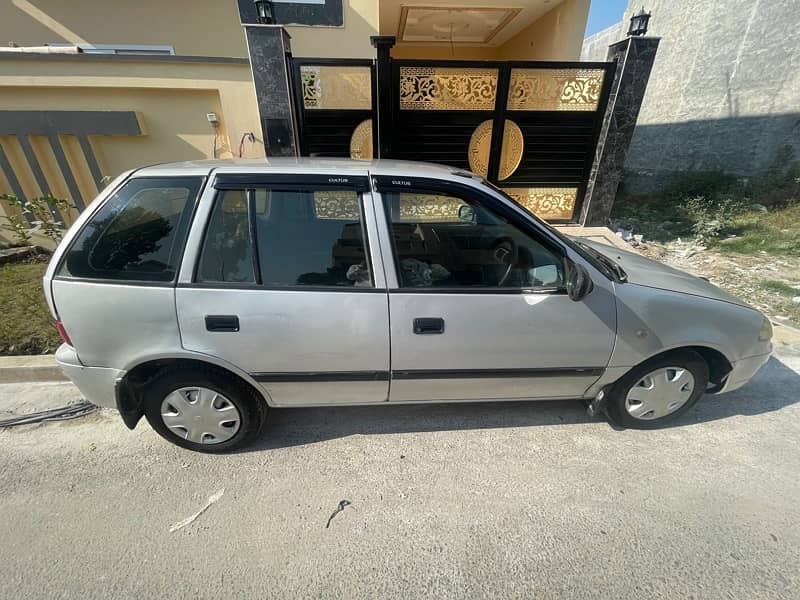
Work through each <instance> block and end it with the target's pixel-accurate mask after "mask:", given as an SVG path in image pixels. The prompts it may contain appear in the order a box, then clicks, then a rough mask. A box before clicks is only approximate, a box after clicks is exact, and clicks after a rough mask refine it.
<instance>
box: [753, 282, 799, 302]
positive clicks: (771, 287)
mask: <svg viewBox="0 0 800 600" xmlns="http://www.w3.org/2000/svg"><path fill="white" fill-rule="evenodd" d="M758 285H759V286H760V287H761V288H762V289H765V290H768V291H770V292H775V293H776V294H780V295H781V296H784V297H786V298H794V297H795V296H800V288H794V287H792V286H791V285H789V284H788V283H786V282H785V281H777V280H775V279H764V280H763V281H760V282H759V284H758Z"/></svg>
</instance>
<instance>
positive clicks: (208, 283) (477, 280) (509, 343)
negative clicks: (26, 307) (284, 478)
mask: <svg viewBox="0 0 800 600" xmlns="http://www.w3.org/2000/svg"><path fill="white" fill-rule="evenodd" d="M44 287H45V292H46V295H47V299H48V302H49V304H50V309H51V310H52V312H53V314H54V316H55V318H56V319H57V325H58V328H59V331H60V332H61V334H62V336H63V338H64V341H65V343H64V344H63V345H62V346H61V347H60V348H59V350H58V352H57V354H56V358H57V360H58V362H59V363H60V364H61V366H62V367H63V369H64V371H65V373H66V374H67V376H68V377H69V378H70V379H71V380H72V381H74V382H75V384H76V385H77V386H78V388H80V390H81V391H82V393H83V394H84V395H85V397H86V398H87V399H88V400H90V401H91V402H93V403H95V404H98V405H100V406H105V407H113V408H117V409H118V410H119V412H120V414H121V416H122V419H123V421H124V422H125V424H126V425H127V426H128V427H130V428H131V429H132V428H133V427H135V426H136V424H137V422H138V421H139V420H140V419H141V417H142V416H143V415H144V416H145V417H146V418H147V420H148V421H149V422H150V424H151V426H152V427H153V428H154V429H155V430H156V431H157V432H158V433H159V434H161V435H162V436H163V437H165V438H166V439H168V440H170V441H172V442H174V443H176V444H178V445H180V446H183V447H186V448H190V449H192V450H199V451H204V452H221V451H225V450H231V449H234V448H238V447H241V446H243V445H245V444H247V443H249V442H251V441H252V440H253V439H254V437H255V436H256V435H257V433H258V431H259V428H260V427H261V425H262V423H263V421H264V418H265V415H266V412H267V408H268V407H272V406H276V407H281V406H330V405H353V404H360V405H365V404H391V403H415V402H464V401H467V402H472V401H480V402H483V401H490V400H536V399H553V398H569V399H582V400H584V401H585V402H587V403H588V404H589V408H590V410H592V411H597V410H604V411H605V412H606V413H607V414H608V416H609V417H610V418H611V419H612V420H613V421H614V422H616V423H618V424H619V425H622V426H625V427H639V428H652V427H657V426H659V425H661V424H663V423H665V422H667V421H669V420H671V419H674V418H675V417H677V416H678V415H680V414H682V413H684V412H686V411H687V410H689V408H690V407H691V406H692V405H693V404H694V403H695V402H696V401H697V399H698V398H699V397H700V396H701V395H702V394H703V393H704V392H708V393H717V392H724V391H729V390H733V389H735V388H738V387H740V386H741V385H743V384H744V383H745V382H747V381H748V380H749V379H750V378H751V377H752V376H753V375H754V374H755V373H756V371H758V369H759V368H760V367H761V366H762V365H763V364H764V363H765V362H766V361H767V359H768V358H769V355H770V352H771V342H770V339H771V337H772V329H771V326H770V323H769V321H768V320H767V319H766V318H765V317H764V316H763V315H762V314H761V313H760V312H758V311H757V310H755V309H753V308H751V307H749V306H747V305H746V304H745V303H743V302H742V301H740V300H738V299H737V298H735V297H733V296H731V295H730V294H728V293H726V292H724V291H722V290H720V289H719V288H716V287H714V286H713V285H711V284H710V283H708V282H706V281H704V280H702V279H698V278H696V277H692V276H690V275H687V274H685V273H682V272H680V271H677V270H675V269H671V268H669V267H666V266H664V265H661V264H658V263H655V262H652V261H649V260H646V259H645V258H643V257H641V256H639V255H637V254H635V253H631V252H625V251H621V250H619V249H616V248H612V247H609V246H603V245H599V244H595V243H590V242H585V241H577V240H574V239H571V238H569V237H567V236H565V235H563V234H562V233H561V232H559V231H557V230H555V229H553V228H552V227H550V226H549V225H547V224H545V223H543V222H542V221H541V220H539V219H538V218H536V217H535V216H533V215H532V214H530V213H529V212H527V211H526V210H525V209H523V208H522V207H520V206H519V205H518V204H516V203H515V202H514V201H513V200H511V199H510V198H509V197H508V196H506V195H505V194H504V193H503V192H502V190H500V189H497V188H495V187H493V186H491V185H490V184H488V183H486V182H485V181H484V180H483V179H481V178H480V177H478V176H476V175H473V174H471V173H466V172H461V171H458V170H456V169H453V168H449V167H443V166H435V165H428V164H419V163H411V162H396V161H374V162H354V161H344V160H303V159H301V160H273V159H270V160H269V161H264V160H261V161H234V162H229V161H202V162H187V163H177V164H168V165H158V166H152V167H146V168H143V169H139V170H136V171H131V172H128V173H125V174H123V175H122V176H120V177H119V178H117V179H116V180H115V181H114V182H113V183H112V184H111V185H109V186H108V188H107V189H106V190H105V191H104V192H103V193H102V194H101V195H100V197H98V198H97V199H96V200H95V201H94V202H93V203H92V205H91V206H90V207H89V208H88V209H87V210H86V211H85V212H84V213H83V214H82V215H81V216H80V218H79V219H78V221H77V222H76V223H75V224H74V225H73V226H72V228H71V229H70V230H69V232H68V233H67V235H66V237H65V238H64V241H63V242H62V243H61V245H60V246H59V248H58V249H57V251H56V252H55V254H54V256H53V259H52V262H51V263H50V266H49V268H48V270H47V273H46V275H45V281H44Z"/></svg>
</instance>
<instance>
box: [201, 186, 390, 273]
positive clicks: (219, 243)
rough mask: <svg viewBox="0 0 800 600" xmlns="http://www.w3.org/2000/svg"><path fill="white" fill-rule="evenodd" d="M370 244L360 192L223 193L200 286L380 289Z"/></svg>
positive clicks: (204, 252)
mask: <svg viewBox="0 0 800 600" xmlns="http://www.w3.org/2000/svg"><path fill="white" fill-rule="evenodd" d="M248 194H252V201H250V199H249V196H248ZM250 207H252V209H253V210H252V214H250ZM366 239H367V238H366V233H365V231H364V223H363V219H362V213H361V198H360V195H359V193H358V192H356V191H355V190H309V189H302V188H298V189H264V188H260V189H255V190H251V191H249V192H245V191H244V190H232V191H225V192H220V194H219V195H218V197H217V199H216V202H215V206H214V209H213V211H212V215H211V220H210V221H209V225H208V229H207V231H206V237H205V240H204V242H203V248H202V251H201V255H200V261H199V265H198V270H197V280H198V281H202V282H243V283H260V284H262V285H264V286H272V287H302V286H323V287H335V288H347V287H374V285H373V280H372V271H371V269H370V264H369V257H368V251H367V244H366Z"/></svg>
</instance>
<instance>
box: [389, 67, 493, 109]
mask: <svg viewBox="0 0 800 600" xmlns="http://www.w3.org/2000/svg"><path fill="white" fill-rule="evenodd" d="M496 95H497V69H461V68H451V67H435V68H433V67H400V109H401V110H494V103H495V97H496Z"/></svg>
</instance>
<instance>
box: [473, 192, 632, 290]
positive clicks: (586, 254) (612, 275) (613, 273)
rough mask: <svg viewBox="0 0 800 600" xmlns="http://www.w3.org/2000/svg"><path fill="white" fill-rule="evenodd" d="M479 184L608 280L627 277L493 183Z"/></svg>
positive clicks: (614, 264)
mask: <svg viewBox="0 0 800 600" xmlns="http://www.w3.org/2000/svg"><path fill="white" fill-rule="evenodd" d="M481 183H483V185H485V186H486V187H488V188H491V189H492V190H494V191H495V192H498V193H499V194H501V195H502V196H503V197H504V198H506V199H508V200H510V201H511V202H513V203H514V204H515V205H517V206H520V207H521V208H522V209H524V210H525V211H526V212H527V213H528V214H529V215H530V216H531V217H533V218H534V219H535V220H536V222H537V223H539V225H541V226H542V227H544V228H545V229H547V231H548V232H549V233H551V234H552V235H553V236H555V237H557V238H558V239H559V240H560V241H561V242H563V243H564V244H565V245H566V246H569V247H570V248H571V249H572V250H573V251H574V252H576V253H577V254H579V255H580V256H581V258H583V259H584V260H586V262H588V263H589V264H591V265H592V266H593V267H594V268H595V269H597V270H598V271H600V272H601V273H603V274H604V275H605V276H606V277H608V278H609V279H613V280H616V281H620V282H622V281H626V279H627V275H626V273H625V271H624V270H623V269H622V267H620V266H619V265H618V264H617V263H616V262H614V261H613V260H611V259H610V258H609V257H607V256H606V255H605V254H602V253H600V252H598V251H597V250H595V249H594V248H592V247H591V246H589V245H587V244H584V243H583V242H581V241H579V240H576V239H574V238H571V237H569V236H568V235H565V234H564V233H562V232H561V231H559V230H558V229H556V228H555V227H553V226H552V225H550V224H549V223H547V222H545V221H543V220H542V219H540V218H539V217H537V216H536V215H535V214H534V213H532V212H531V211H529V210H528V209H527V208H525V207H524V206H522V205H520V204H519V203H518V202H517V201H516V200H514V199H513V198H512V197H511V196H509V195H508V194H506V193H505V192H504V191H503V189H502V188H499V187H497V186H496V185H494V184H493V183H491V182H489V181H487V180H486V179H481Z"/></svg>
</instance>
